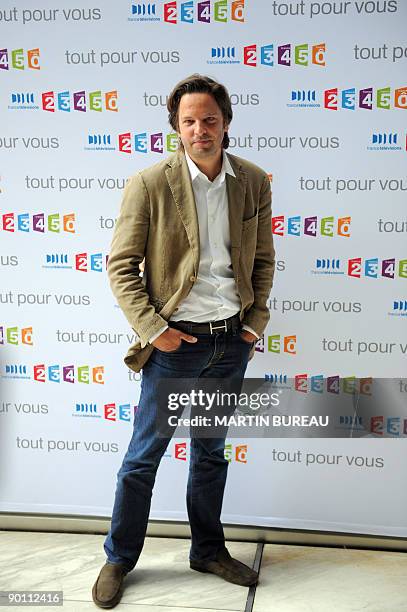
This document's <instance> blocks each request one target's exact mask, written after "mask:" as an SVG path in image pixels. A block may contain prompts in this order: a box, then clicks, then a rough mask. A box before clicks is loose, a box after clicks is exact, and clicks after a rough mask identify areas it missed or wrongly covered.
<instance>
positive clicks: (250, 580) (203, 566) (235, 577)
mask: <svg viewBox="0 0 407 612" xmlns="http://www.w3.org/2000/svg"><path fill="white" fill-rule="evenodd" d="M189 566H190V568H191V569H193V570H196V571H197V572H209V573H211V574H216V575H217V576H220V577H221V578H223V579H224V580H227V581H228V582H233V584H239V585H240V586H246V587H248V586H252V585H253V584H256V582H257V580H258V579H259V575H258V573H257V572H255V571H254V570H252V569H251V568H250V567H248V566H247V565H245V564H244V563H241V562H240V561H238V560H237V559H233V557H231V556H230V554H229V551H228V550H227V549H226V548H224V549H223V550H220V551H219V552H218V554H217V556H216V561H192V560H191V561H190V562H189Z"/></svg>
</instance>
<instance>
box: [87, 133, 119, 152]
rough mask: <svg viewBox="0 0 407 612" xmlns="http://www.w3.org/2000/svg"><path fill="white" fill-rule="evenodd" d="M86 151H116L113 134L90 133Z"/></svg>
mask: <svg viewBox="0 0 407 612" xmlns="http://www.w3.org/2000/svg"><path fill="white" fill-rule="evenodd" d="M84 149H85V151H116V146H115V144H114V142H113V137H112V135H111V134H88V138H87V144H86V145H85V146H84Z"/></svg>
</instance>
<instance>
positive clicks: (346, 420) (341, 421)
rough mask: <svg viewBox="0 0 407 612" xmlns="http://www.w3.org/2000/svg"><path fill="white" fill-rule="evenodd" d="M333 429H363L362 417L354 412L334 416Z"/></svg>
mask: <svg viewBox="0 0 407 612" xmlns="http://www.w3.org/2000/svg"><path fill="white" fill-rule="evenodd" d="M335 423H336V424H335V429H342V430H345V431H363V430H364V429H365V427H364V424H363V418H362V417H361V416H359V415H356V414H340V415H338V416H335Z"/></svg>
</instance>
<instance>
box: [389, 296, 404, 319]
mask: <svg viewBox="0 0 407 612" xmlns="http://www.w3.org/2000/svg"><path fill="white" fill-rule="evenodd" d="M387 314H388V315H389V316H390V317H407V300H394V301H393V308H392V309H391V311H389V312H388V313H387Z"/></svg>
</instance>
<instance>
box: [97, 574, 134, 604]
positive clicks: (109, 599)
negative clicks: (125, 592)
mask: <svg viewBox="0 0 407 612" xmlns="http://www.w3.org/2000/svg"><path fill="white" fill-rule="evenodd" d="M126 574H127V570H126V569H125V568H124V566H123V565H121V564H119V563H116V564H114V565H113V563H106V564H105V565H104V566H103V567H102V569H101V570H100V574H99V576H98V579H97V580H96V582H95V584H94V585H93V589H92V597H93V601H94V602H95V604H96V605H97V606H99V608H114V607H115V606H117V604H118V603H119V601H120V599H121V596H122V583H123V578H124V576H125V575H126Z"/></svg>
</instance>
